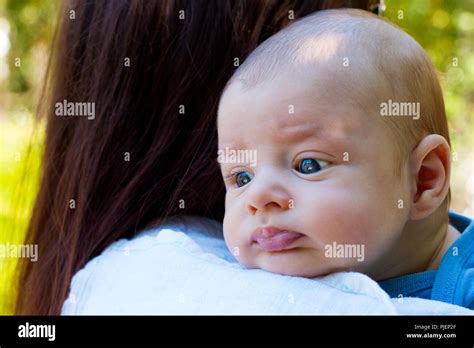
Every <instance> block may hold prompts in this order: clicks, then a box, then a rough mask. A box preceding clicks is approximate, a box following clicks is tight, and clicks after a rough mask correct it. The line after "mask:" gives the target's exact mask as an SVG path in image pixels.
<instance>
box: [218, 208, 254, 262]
mask: <svg viewBox="0 0 474 348" xmlns="http://www.w3.org/2000/svg"><path fill="white" fill-rule="evenodd" d="M232 208H233V207H232V206H231V205H229V204H228V205H227V210H226V213H225V215H224V221H223V229H224V240H225V243H226V245H227V248H228V249H229V251H230V253H232V255H233V256H234V257H235V258H236V259H237V260H238V261H239V262H240V263H242V264H244V265H245V266H247V267H251V266H252V257H251V254H250V250H249V249H250V247H249V245H247V244H248V242H247V238H248V236H247V234H246V231H244V228H243V226H241V222H242V221H243V219H242V218H241V217H240V216H238V215H237V211H235V210H234V209H232Z"/></svg>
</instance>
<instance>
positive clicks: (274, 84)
mask: <svg viewBox="0 0 474 348" xmlns="http://www.w3.org/2000/svg"><path fill="white" fill-rule="evenodd" d="M339 78H342V76H339V77H338V76H337V74H336V76H334V75H328V74H326V73H324V72H323V71H321V72H320V73H317V74H315V75H314V74H313V76H312V77H311V78H310V77H308V75H306V74H305V73H304V72H303V71H291V72H290V71H288V72H284V71H282V72H281V74H279V76H278V78H277V79H276V80H272V81H268V82H264V83H262V84H260V85H258V86H256V87H252V88H250V89H244V88H242V85H241V83H240V82H238V81H237V82H234V83H233V84H232V85H231V86H229V88H228V89H227V90H226V92H225V93H224V95H223V98H222V99H221V102H220V105H219V116H218V132H219V149H220V150H225V149H226V148H227V149H228V150H247V151H250V153H251V152H252V151H254V153H256V155H257V156H256V159H257V160H256V163H243V162H237V161H238V160H239V158H238V156H237V157H235V158H232V157H229V158H227V161H226V160H225V159H224V161H221V169H222V174H223V177H224V178H225V181H226V188H227V194H226V214H225V218H224V237H225V241H226V244H227V246H228V248H229V250H230V251H231V252H232V253H233V254H234V256H235V257H236V258H237V259H238V260H239V261H240V262H242V263H243V264H244V265H246V266H247V267H249V268H261V269H264V270H267V271H270V272H275V273H282V274H288V275H297V276H305V277H317V276H321V275H324V274H328V273H332V272H335V271H341V270H354V271H360V272H365V273H368V274H372V275H373V276H376V274H378V273H382V270H383V269H384V266H385V265H384V264H383V263H382V261H381V260H382V256H383V255H385V254H386V253H389V252H390V251H391V250H394V249H395V245H396V241H397V239H398V237H399V235H400V233H401V231H402V230H403V226H404V224H405V222H406V221H407V219H408V210H407V209H400V201H399V200H403V201H404V202H406V201H407V198H408V197H409V196H408V194H409V188H408V186H407V184H406V182H407V180H406V177H405V174H403V175H401V177H400V174H398V173H396V172H395V171H396V169H395V160H394V156H395V149H394V146H395V145H394V144H392V142H391V141H390V140H389V137H388V136H387V130H386V129H385V128H383V127H382V125H381V123H380V122H378V120H377V117H379V116H378V114H379V109H378V105H372V104H373V103H372V104H371V103H370V102H368V103H363V101H362V102H361V100H360V95H363V93H360V90H358V88H356V87H355V86H358V84H356V83H357V82H360V81H352V82H353V83H354V84H353V86H354V88H356V92H357V93H358V96H359V99H358V100H356V98H355V95H354V93H351V92H350V91H349V93H347V91H346V92H344V94H342V93H341V95H338V93H339V92H340V91H342V90H343V89H341V88H340V87H341V84H340V81H339ZM346 85H347V81H346ZM367 93H371V92H367ZM387 99H388V98H387ZM227 153H230V151H227ZM234 154H236V153H235V152H234ZM241 154H242V152H241ZM247 154H249V153H247ZM250 158H251V157H250ZM252 164H256V165H254V166H253V165H252ZM341 248H342V249H341Z"/></svg>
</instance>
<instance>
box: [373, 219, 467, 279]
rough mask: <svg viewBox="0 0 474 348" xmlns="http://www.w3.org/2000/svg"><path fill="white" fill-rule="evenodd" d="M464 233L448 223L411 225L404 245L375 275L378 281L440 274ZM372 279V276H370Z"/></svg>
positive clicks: (395, 251)
mask: <svg viewBox="0 0 474 348" xmlns="http://www.w3.org/2000/svg"><path fill="white" fill-rule="evenodd" d="M459 236H460V233H459V231H458V230H456V228H455V227H453V226H451V225H449V223H448V221H447V220H446V221H445V222H444V223H441V224H439V223H436V224H435V223H433V222H432V221H429V220H428V219H427V220H425V221H411V222H409V223H407V225H406V226H405V229H404V231H403V233H402V236H401V240H400V243H399V244H398V246H397V247H396V249H395V250H392V253H391V255H392V256H391V257H390V259H389V260H384V261H386V262H385V265H386V266H388V267H385V269H383V270H382V269H379V270H378V271H377V272H376V273H375V274H373V275H371V276H372V278H374V279H375V280H385V279H390V278H395V277H399V276H402V275H407V274H412V273H418V272H423V271H430V270H436V269H437V268H438V266H439V264H440V263H441V260H442V259H443V256H444V254H445V253H446V251H447V250H448V249H449V247H450V246H451V245H452V244H453V243H454V241H455V240H456V239H457V238H459ZM369 275H370V274H369Z"/></svg>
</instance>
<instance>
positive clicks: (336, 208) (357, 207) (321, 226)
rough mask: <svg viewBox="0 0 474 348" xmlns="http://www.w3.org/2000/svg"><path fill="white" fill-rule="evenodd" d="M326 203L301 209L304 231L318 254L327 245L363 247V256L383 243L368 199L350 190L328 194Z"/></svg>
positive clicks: (319, 200)
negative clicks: (314, 245)
mask: <svg viewBox="0 0 474 348" xmlns="http://www.w3.org/2000/svg"><path fill="white" fill-rule="evenodd" d="M324 196H325V199H315V200H313V201H310V202H308V203H307V204H305V205H304V212H303V214H302V216H303V217H306V222H305V229H306V230H307V231H309V233H310V235H311V239H312V240H313V242H314V243H316V244H317V247H318V248H320V249H321V250H324V248H325V247H326V246H328V245H333V243H336V244H352V245H359V246H361V247H362V246H363V247H364V250H365V253H369V252H370V251H371V250H375V249H378V248H379V245H380V243H383V234H384V232H383V231H380V228H381V227H382V228H383V225H384V224H383V223H381V221H380V219H381V218H384V216H383V214H381V215H379V214H376V212H375V211H373V207H372V206H371V203H370V199H369V198H368V197H364V196H357V193H356V192H351V191H349V190H341V191H336V190H333V191H332V192H331V193H330V192H329V191H328V192H327V193H326V194H324Z"/></svg>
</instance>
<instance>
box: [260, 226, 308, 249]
mask: <svg viewBox="0 0 474 348" xmlns="http://www.w3.org/2000/svg"><path fill="white" fill-rule="evenodd" d="M303 236H304V235H303V234H301V233H299V232H294V231H288V230H282V229H279V228H277V227H273V226H268V227H260V228H257V229H256V230H255V231H254V232H253V233H252V236H251V243H252V244H253V243H257V245H258V246H259V247H260V249H263V250H265V251H279V250H287V249H290V247H291V245H292V244H293V242H294V241H295V240H297V239H299V238H301V237H303Z"/></svg>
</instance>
